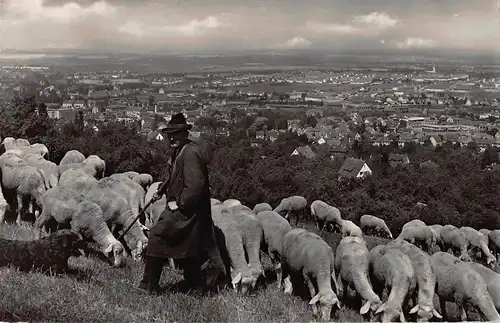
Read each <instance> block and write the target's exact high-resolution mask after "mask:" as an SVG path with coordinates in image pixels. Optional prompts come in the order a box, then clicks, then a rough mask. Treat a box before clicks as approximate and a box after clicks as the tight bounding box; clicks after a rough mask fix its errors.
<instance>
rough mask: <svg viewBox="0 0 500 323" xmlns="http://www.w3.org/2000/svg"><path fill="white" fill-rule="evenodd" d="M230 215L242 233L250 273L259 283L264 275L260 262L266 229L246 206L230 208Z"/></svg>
mask: <svg viewBox="0 0 500 323" xmlns="http://www.w3.org/2000/svg"><path fill="white" fill-rule="evenodd" d="M227 210H228V211H229V214H231V216H233V217H234V219H235V220H236V222H237V223H238V226H239V228H240V232H241V233H242V239H243V246H244V248H245V251H246V254H247V256H248V264H249V266H250V271H251V273H252V275H253V277H254V279H255V281H257V280H258V279H259V277H260V276H261V275H263V274H264V270H263V269H262V264H261V262H260V245H261V242H262V241H264V229H263V228H262V224H261V222H260V221H259V219H258V218H257V217H256V215H255V213H253V211H252V210H251V209H250V208H248V207H246V206H244V205H235V206H231V207H228V208H227Z"/></svg>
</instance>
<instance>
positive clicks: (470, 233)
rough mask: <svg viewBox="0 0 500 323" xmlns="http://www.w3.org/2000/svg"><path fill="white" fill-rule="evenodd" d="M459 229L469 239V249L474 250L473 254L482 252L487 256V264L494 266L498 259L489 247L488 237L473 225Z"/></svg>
mask: <svg viewBox="0 0 500 323" xmlns="http://www.w3.org/2000/svg"><path fill="white" fill-rule="evenodd" d="M458 230H459V231H461V232H463V233H464V234H465V237H466V238H467V241H469V250H471V251H472V254H473V255H476V254H477V253H480V252H482V254H483V255H484V256H486V264H487V265H489V266H493V265H494V264H495V263H496V261H497V260H496V258H495V256H493V254H492V253H491V251H490V248H488V237H486V236H485V235H484V234H482V233H481V232H479V231H477V230H476V229H473V228H471V227H461V228H460V229H458ZM478 258H482V257H478Z"/></svg>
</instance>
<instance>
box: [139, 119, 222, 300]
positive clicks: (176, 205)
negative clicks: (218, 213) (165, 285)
mask: <svg viewBox="0 0 500 323" xmlns="http://www.w3.org/2000/svg"><path fill="white" fill-rule="evenodd" d="M191 127H192V126H191V125H189V124H187V123H186V119H185V118H184V115H183V114H182V113H178V114H176V115H174V116H172V119H171V120H170V122H169V123H168V124H167V125H163V126H160V127H159V128H158V130H159V131H162V132H163V133H166V134H167V135H168V138H169V139H170V145H171V147H172V148H173V155H172V156H171V158H170V160H169V166H168V169H167V174H166V175H167V178H166V182H167V183H166V185H163V189H162V190H161V191H160V189H159V191H158V192H156V193H155V194H154V196H153V199H155V200H157V199H159V198H160V197H161V196H162V195H163V194H165V195H166V198H167V207H166V208H165V210H164V211H163V213H162V214H161V216H160V218H159V220H158V222H157V223H156V224H155V225H154V226H153V227H152V228H151V230H150V233H149V241H148V247H147V249H146V253H145V266H144V274H143V278H142V280H141V282H140V284H139V288H140V289H142V290H147V291H149V292H152V293H155V292H157V291H159V286H158V283H159V280H160V277H161V273H162V270H163V265H164V263H165V261H166V260H167V259H169V258H173V259H175V260H176V263H177V264H178V265H179V266H180V267H181V269H183V271H184V279H185V281H186V283H187V284H188V285H189V286H193V287H195V286H196V287H197V286H203V285H204V284H206V286H205V287H208V288H211V287H213V286H214V285H215V283H216V280H217V278H218V277H219V276H220V275H221V274H222V275H225V274H226V273H225V268H224V265H223V263H222V259H221V255H220V252H219V249H218V247H217V243H216V236H215V228H214V224H213V221H212V214H211V205H210V189H209V182H208V170H207V163H208V158H209V156H208V152H207V151H206V150H205V149H203V147H201V146H200V145H199V144H198V143H196V142H194V141H192V140H189V139H188V133H189V132H188V130H189V129H190V128H191ZM207 260H208V267H207V266H205V265H206V264H207ZM202 266H203V267H206V268H207V270H206V281H203V276H202V270H201V267H202Z"/></svg>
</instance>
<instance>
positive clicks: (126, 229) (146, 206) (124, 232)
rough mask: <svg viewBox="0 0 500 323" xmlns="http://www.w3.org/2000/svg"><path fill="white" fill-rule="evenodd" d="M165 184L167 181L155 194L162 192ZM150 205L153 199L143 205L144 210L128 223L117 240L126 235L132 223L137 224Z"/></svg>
mask: <svg viewBox="0 0 500 323" xmlns="http://www.w3.org/2000/svg"><path fill="white" fill-rule="evenodd" d="M167 183H168V181H164V182H163V183H162V184H161V186H160V187H159V188H158V190H156V191H157V192H158V191H163V188H164V187H165V185H167ZM155 202H156V201H155ZM151 204H153V199H150V200H149V202H148V203H146V205H144V208H143V209H142V210H141V212H139V214H137V216H136V217H135V218H134V220H133V221H132V222H130V224H129V225H128V226H127V227H126V228H125V230H124V231H123V232H122V234H120V236H119V237H118V240H120V239H121V238H123V236H125V235H126V234H127V232H128V231H129V230H130V229H131V228H132V226H133V225H134V223H135V222H137V220H139V218H140V217H141V216H142V215H143V214H144V212H146V210H147V209H148V207H149V206H150V205H151Z"/></svg>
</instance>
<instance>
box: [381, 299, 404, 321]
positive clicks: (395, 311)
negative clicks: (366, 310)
mask: <svg viewBox="0 0 500 323" xmlns="http://www.w3.org/2000/svg"><path fill="white" fill-rule="evenodd" d="M375 314H382V320H381V321H382V322H394V321H395V320H396V319H397V318H399V321H400V322H406V319H405V316H404V314H403V311H402V310H401V307H389V306H387V303H384V304H382V306H380V307H379V308H378V310H377V311H376V312H375Z"/></svg>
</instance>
